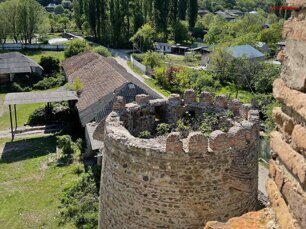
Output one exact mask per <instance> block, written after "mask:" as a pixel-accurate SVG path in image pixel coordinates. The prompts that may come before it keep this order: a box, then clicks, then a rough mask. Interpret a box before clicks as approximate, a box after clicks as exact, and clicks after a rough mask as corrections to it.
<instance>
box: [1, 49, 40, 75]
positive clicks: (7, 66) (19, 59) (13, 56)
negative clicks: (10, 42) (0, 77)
mask: <svg viewBox="0 0 306 229" xmlns="http://www.w3.org/2000/svg"><path fill="white" fill-rule="evenodd" d="M35 68H40V69H41V70H43V68H42V67H41V66H40V65H38V64H37V63H35V62H34V61H33V60H32V59H30V58H28V57H27V56H25V55H23V54H21V53H19V52H11V53H3V54H0V74H9V73H12V74H13V73H32V72H33V71H34V70H35ZM33 69H34V70H33Z"/></svg>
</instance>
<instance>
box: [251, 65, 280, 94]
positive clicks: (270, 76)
mask: <svg viewBox="0 0 306 229" xmlns="http://www.w3.org/2000/svg"><path fill="white" fill-rule="evenodd" d="M279 74H280V67H279V66H275V65H273V64H264V65H263V67H262V68H261V69H260V71H259V72H258V74H257V76H256V77H255V79H254V86H255V90H256V92H258V93H271V92H272V88H273V82H274V80H275V79H276V78H277V77H278V76H279Z"/></svg>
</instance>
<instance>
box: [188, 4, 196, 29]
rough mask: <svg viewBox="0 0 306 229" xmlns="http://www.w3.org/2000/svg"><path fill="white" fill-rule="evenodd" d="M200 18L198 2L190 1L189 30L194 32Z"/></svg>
mask: <svg viewBox="0 0 306 229" xmlns="http://www.w3.org/2000/svg"><path fill="white" fill-rule="evenodd" d="M197 17H198V0H189V1H188V22H189V30H192V29H193V28H194V26H195V24H196V22H197Z"/></svg>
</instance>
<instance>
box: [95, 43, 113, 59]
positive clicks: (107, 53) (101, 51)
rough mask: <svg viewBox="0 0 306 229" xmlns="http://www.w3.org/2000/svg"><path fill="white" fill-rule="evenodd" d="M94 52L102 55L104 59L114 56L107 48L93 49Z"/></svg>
mask: <svg viewBox="0 0 306 229" xmlns="http://www.w3.org/2000/svg"><path fill="white" fill-rule="evenodd" d="M93 51H94V52H96V53H98V54H100V55H101V56H104V57H111V56H112V53H111V52H110V51H108V49H107V48H105V47H104V46H98V47H95V48H94V49H93Z"/></svg>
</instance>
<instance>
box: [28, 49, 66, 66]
mask: <svg viewBox="0 0 306 229" xmlns="http://www.w3.org/2000/svg"><path fill="white" fill-rule="evenodd" d="M23 53H24V54H25V55H27V56H28V57H30V58H31V59H32V60H34V61H35V62H36V63H39V62H40V59H41V57H42V56H53V57H55V58H58V59H59V60H60V61H63V60H64V59H65V55H64V51H33V52H30V51H29V52H28V51H27V52H23Z"/></svg>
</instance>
